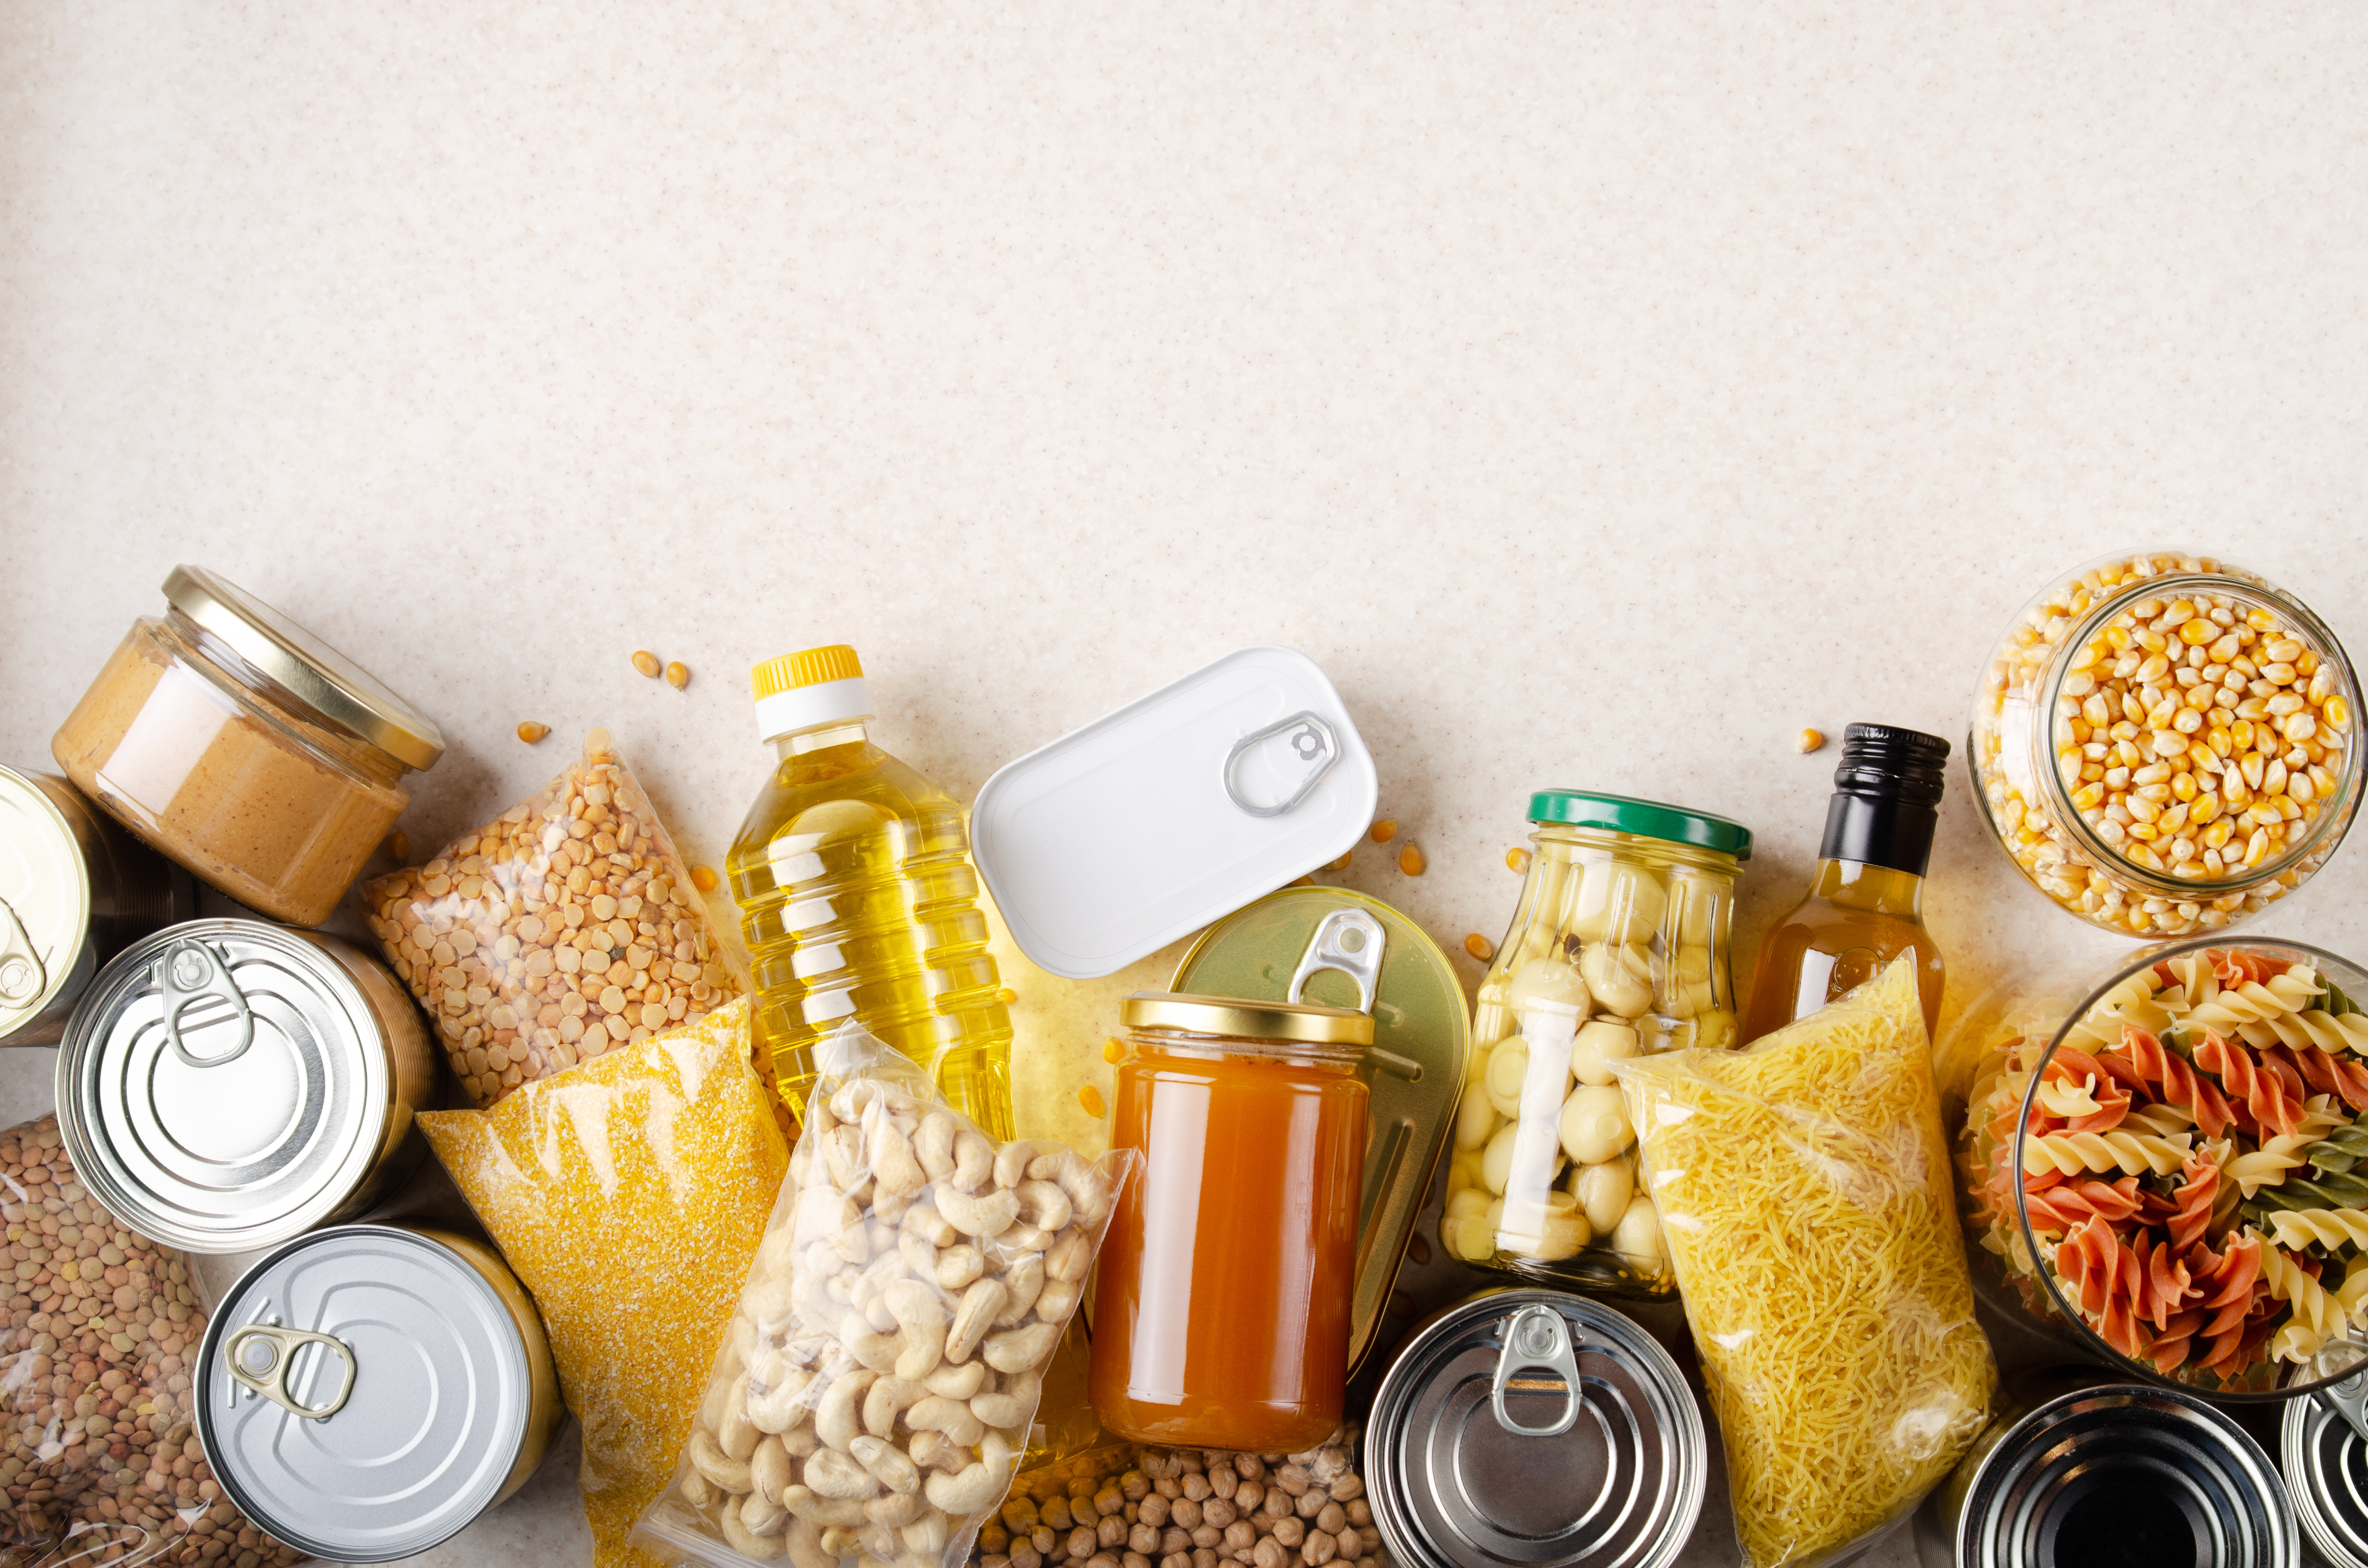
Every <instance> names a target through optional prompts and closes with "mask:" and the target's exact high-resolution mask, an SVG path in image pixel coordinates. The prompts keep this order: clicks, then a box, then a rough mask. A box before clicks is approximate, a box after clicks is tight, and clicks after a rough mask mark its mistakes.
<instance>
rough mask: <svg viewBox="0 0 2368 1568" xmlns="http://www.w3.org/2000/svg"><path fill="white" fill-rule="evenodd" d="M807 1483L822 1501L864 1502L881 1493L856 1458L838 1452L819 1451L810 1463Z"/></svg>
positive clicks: (832, 1450) (808, 1461)
mask: <svg viewBox="0 0 2368 1568" xmlns="http://www.w3.org/2000/svg"><path fill="white" fill-rule="evenodd" d="M861 1440H862V1439H861V1438H857V1439H856V1441H858V1442H860V1441H861ZM874 1440H875V1441H876V1440H877V1439H874ZM805 1483H806V1485H807V1486H808V1487H810V1488H811V1489H812V1490H813V1491H814V1495H816V1496H818V1497H837V1498H854V1499H857V1500H860V1499H862V1498H865V1497H869V1496H871V1495H872V1494H875V1493H877V1492H878V1491H879V1490H880V1483H879V1482H878V1481H876V1480H875V1479H873V1477H872V1474H871V1471H868V1470H866V1469H864V1468H863V1466H861V1465H860V1464H858V1463H856V1462H855V1458H854V1456H853V1455H852V1454H849V1453H842V1452H841V1451H839V1450H838V1449H819V1450H817V1451H816V1452H815V1454H814V1458H812V1459H810V1460H806V1470H805Z"/></svg>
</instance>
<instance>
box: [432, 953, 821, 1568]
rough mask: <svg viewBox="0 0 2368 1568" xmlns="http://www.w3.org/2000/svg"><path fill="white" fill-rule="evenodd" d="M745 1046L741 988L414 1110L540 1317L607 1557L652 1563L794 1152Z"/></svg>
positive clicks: (607, 1561) (604, 1567)
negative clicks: (604, 1043)
mask: <svg viewBox="0 0 2368 1568" xmlns="http://www.w3.org/2000/svg"><path fill="white" fill-rule="evenodd" d="M747 1058H748V1005H747V1003H746V1001H745V1000H744V1001H738V1002H734V1003H732V1004H731V1005H730V1006H725V1007H723V1008H722V1009H720V1010H719V1011H716V1012H714V1013H711V1014H709V1015H708V1016H707V1017H705V1018H703V1019H701V1020H700V1021H699V1022H698V1023H696V1024H687V1025H680V1026H677V1028H672V1029H668V1030H666V1031H664V1032H662V1033H659V1034H656V1035H653V1036H651V1037H650V1038H649V1039H647V1040H641V1041H639V1042H636V1043H631V1044H626V1045H622V1046H620V1047H618V1048H616V1049H615V1050H612V1051H609V1053H608V1054H606V1055H604V1056H600V1057H598V1058H595V1059H594V1060H592V1061H590V1062H585V1063H584V1064H583V1065H581V1066H579V1067H576V1068H575V1069H573V1070H572V1071H569V1072H565V1073H561V1074H557V1075H555V1076H553V1077H550V1078H545V1079H542V1080H541V1081H540V1082H538V1083H533V1084H529V1085H525V1086H524V1087H523V1088H521V1089H520V1090H519V1091H518V1093H516V1094H513V1095H510V1096H507V1097H506V1098H504V1099H503V1101H502V1102H501V1103H500V1104H499V1105H497V1106H495V1107H494V1108H492V1109H490V1110H486V1111H469V1110H458V1111H431V1112H428V1113H427V1114H425V1115H423V1116H422V1117H421V1118H420V1125H421V1127H422V1128H423V1129H424V1130H425V1131H426V1132H427V1141H428V1142H429V1144H430V1145H431V1146H433V1147H434V1149H435V1151H436V1155H437V1157H438V1159H440V1160H442V1161H443V1162H444V1165H445V1168H446V1169H447V1170H449V1171H450V1172H451V1173H452V1179H453V1181H454V1182H455V1184H457V1185H458V1186H459V1187H460V1188H461V1195H462V1196H463V1197H465V1198H467V1199H468V1200H469V1207H470V1208H471V1209H472V1210H475V1211H476V1215H477V1218H478V1219H479V1220H480V1221H483V1222H484V1227H485V1230H486V1232H487V1233H488V1234H490V1235H491V1236H492V1237H493V1238H494V1242H495V1244H496V1245H497V1246H499V1247H500V1248H501V1250H502V1256H504V1257H505V1258H507V1259H508V1261H509V1265H510V1267H511V1268H513V1269H515V1270H516V1271H517V1273H518V1278H519V1280H520V1281H521V1282H522V1283H523V1284H524V1285H525V1286H526V1288H527V1289H528V1290H530V1291H532V1292H533V1294H534V1300H535V1305H536V1307H537V1309H538V1310H540V1312H541V1314H542V1321H543V1327H544V1329H545V1330H546V1332H547V1333H548V1335H549V1337H550V1341H551V1354H552V1361H553V1362H555V1363H556V1364H557V1366H558V1369H559V1385H560V1392H562V1394H563V1395H564V1397H565V1399H566V1402H567V1408H568V1409H569V1410H571V1411H573V1412H574V1413H575V1418H576V1419H577V1420H578V1421H580V1422H582V1423H583V1426H584V1461H583V1468H582V1471H581V1472H580V1484H581V1485H582V1487H583V1491H584V1513H585V1517H586V1519H587V1520H589V1522H590V1524H591V1527H592V1545H593V1552H592V1560H593V1562H594V1563H595V1564H596V1568H621V1565H624V1564H646V1562H647V1559H645V1558H643V1557H642V1556H641V1554H640V1553H638V1552H636V1551H633V1550H632V1548H631V1547H630V1546H628V1545H627V1544H626V1538H627V1536H628V1535H629V1534H630V1533H631V1531H632V1527H633V1520H634V1518H635V1517H636V1516H638V1515H639V1514H640V1513H641V1511H642V1510H643V1508H644V1507H645V1506H648V1504H649V1501H650V1499H651V1498H653V1497H655V1496H656V1495H657V1494H658V1493H659V1492H660V1490H662V1489H663V1488H664V1487H665V1485H666V1480H667V1478H668V1477H669V1476H670V1475H672V1474H673V1472H674V1462H675V1455H676V1454H677V1453H678V1452H679V1451H680V1450H681V1448H682V1443H683V1439H684V1437H687V1436H688V1435H689V1431H690V1426H691V1417H692V1415H693V1414H694V1413H695V1411H696V1410H697V1408H698V1404H699V1392H700V1386H701V1385H700V1377H701V1374H702V1372H703V1371H704V1370H705V1369H706V1368H707V1367H708V1365H709V1363H710V1362H711V1361H712V1359H713V1358H714V1355H715V1346H716V1344H717V1342H718V1341H719V1340H720V1339H721V1338H722V1337H723V1330H724V1324H725V1323H726V1322H727V1321H728V1320H729V1319H730V1317H731V1315H732V1302H733V1301H734V1297H736V1296H737V1295H738V1294H739V1290H740V1281H741V1278H742V1277H743V1276H744V1275H745V1274H746V1272H747V1268H748V1260H749V1259H750V1258H751V1257H752V1256H755V1254H756V1251H757V1238H758V1236H759V1235H760V1234H761V1233H762V1232H763V1230H764V1225H765V1216H766V1215H767V1213H768V1212H769V1211H770V1210H771V1209H772V1206H773V1194H774V1191H775V1189H776V1188H777V1187H779V1185H780V1180H781V1173H782V1171H783V1169H784V1168H785V1167H786V1165H787V1164H788V1151H787V1150H786V1149H785V1148H784V1147H783V1145H782V1142H781V1134H780V1127H779V1126H778V1125H777V1124H776V1122H775V1120H774V1118H773V1102H772V1097H771V1096H770V1094H769V1093H768V1092H767V1090H766V1089H765V1086H764V1085H763V1084H761V1083H760V1082H758V1080H757V1075H756V1074H755V1073H754V1072H753V1071H752V1070H751V1069H750V1067H749V1065H748V1060H747Z"/></svg>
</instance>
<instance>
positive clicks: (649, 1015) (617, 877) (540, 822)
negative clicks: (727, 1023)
mask: <svg viewBox="0 0 2368 1568" xmlns="http://www.w3.org/2000/svg"><path fill="white" fill-rule="evenodd" d="M361 900H362V908H363V912H364V914H365V915H367V916H368V917H369V920H370V929H371V931H373V932H374V933H376V934H377V937H378V939H379V943H380V945H381V947H383V948H384V949H385V950H386V956H387V961H388V962H389V963H390V964H392V965H393V968H394V971H395V973H397V974H399V975H401V976H402V977H403V978H404V982H405V983H408V984H409V985H410V987H411V994H413V995H414V996H416V997H417V998H419V1005H420V1006H422V1007H424V1008H426V1009H427V1017H428V1018H429V1019H430V1020H431V1021H433V1022H434V1024H435V1026H436V1032H437V1034H438V1036H439V1037H441V1038H442V1040H443V1041H444V1051H445V1054H446V1055H447V1056H448V1057H449V1058H450V1061H451V1063H452V1074H453V1076H454V1077H456V1078H458V1079H460V1081H461V1087H462V1088H463V1089H464V1090H466V1091H467V1092H468V1096H469V1103H470V1104H472V1105H473V1106H476V1107H478V1108H481V1109H482V1108H484V1107H486V1106H490V1105H492V1104H493V1103H494V1102H495V1100H497V1099H500V1098H501V1097H502V1096H504V1095H506V1094H507V1093H509V1092H510V1091H511V1090H512V1089H515V1088H517V1087H518V1085H520V1084H524V1083H529V1082H531V1081H533V1080H534V1079H537V1078H544V1077H548V1076H550V1075H551V1074H553V1073H564V1072H565V1071H566V1070H567V1069H568V1068H570V1067H573V1066H575V1064H576V1063H577V1062H581V1061H584V1060H586V1059H587V1058H590V1057H594V1056H598V1055H600V1054H602V1053H603V1052H605V1051H613V1050H615V1049H616V1048H617V1047H618V1046H620V1045H624V1044H626V1043H628V1042H629V1041H633V1040H647V1039H648V1038H649V1037H650V1036H651V1035H653V1034H655V1033H657V1032H658V1031H660V1030H662V1029H668V1028H674V1027H675V1026H677V1025H678V1024H685V1023H696V1022H698V1021H699V1020H700V1018H702V1017H705V1016H706V1015H708V1014H709V1013H712V1012H713V1011H714V1010H715V1009H716V1008H718V1007H721V1006H723V1005H724V1004H725V1003H726V1002H729V1001H731V1000H732V999H733V998H734V997H735V996H737V995H739V994H740V981H739V979H738V977H736V976H735V975H734V974H733V972H732V971H731V970H730V969H729V968H728V967H726V965H725V964H724V962H723V954H722V951H721V949H720V947H719V945H718V943H717V940H716V936H715V930H714V927H713V926H711V925H710V924H709V923H708V918H707V910H706V908H705V906H704V905H703V904H702V903H701V902H700V895H699V892H698V890H697V889H695V888H693V887H692V886H691V885H690V875H689V872H688V871H687V870H685V869H683V863H682V858H681V857H680V856H678V855H677V854H676V853H675V848H674V841H673V840H672V839H670V838H668V837H667V836H666V828H665V827H664V826H663V825H661V824H660V823H659V822H658V815H657V812H655V810H654V809H653V808H652V807H651V805H650V798H649V796H648V795H647V794H646V793H644V792H643V790H642V787H641V785H640V784H638V783H637V782H635V781H634V778H633V776H632V773H631V772H630V771H629V770H628V769H627V768H626V767H625V764H624V761H623V759H621V758H620V757H619V756H618V755H617V751H616V748H615V746H614V744H612V743H611V742H610V740H609V732H608V731H606V730H594V731H592V732H591V733H589V734H587V735H586V737H585V739H584V755H583V756H582V757H581V758H580V759H579V760H577V761H576V762H575V763H574V764H573V765H571V766H570V767H568V769H567V771H566V772H564V773H563V774H561V775H560V776H559V777H558V778H554V779H552V781H551V782H550V783H549V784H547V785H545V786H544V787H543V788H542V789H541V790H539V791H537V792H536V793H535V794H534V795H533V796H532V797H530V798H529V799H528V800H525V801H520V802H518V804H517V805H515V806H512V807H511V808H510V809H509V810H508V811H506V812H503V813H502V814H501V815H500V816H498V817H496V818H495V819H494V820H493V821H492V822H489V823H487V824H485V825H484V826H483V827H481V828H477V829H475V830H473V831H472V832H469V833H464V834H462V835H461V836H460V837H458V838H456V839H454V840H453V841H452V842H451V843H450V844H448V845H446V846H444V847H443V848H442V849H440V850H438V852H437V853H436V856H435V858H433V859H430V860H429V861H427V864H425V865H423V866H418V867H416V868H406V869H403V870H400V871H394V872H391V873H389V874H388V875H386V876H383V877H381V878H379V879H378V880H377V881H373V882H371V883H370V884H368V885H367V886H365V887H364V888H363V889H362V890H361ZM769 1066H770V1063H768V1062H765V1063H758V1072H759V1074H760V1075H765V1076H766V1081H767V1085H768V1087H769V1086H770V1083H771V1079H770V1077H769V1075H768V1074H767V1069H768V1068H769Z"/></svg>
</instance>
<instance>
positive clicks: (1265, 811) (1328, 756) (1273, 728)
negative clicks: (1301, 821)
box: [1224, 709, 1340, 817]
mask: <svg viewBox="0 0 2368 1568" xmlns="http://www.w3.org/2000/svg"><path fill="white" fill-rule="evenodd" d="M1285 733H1288V734H1290V737H1291V738H1290V741H1289V742H1288V743H1287V744H1289V746H1290V748H1291V755H1292V756H1293V757H1294V758H1296V759H1297V760H1299V761H1300V762H1302V763H1312V764H1314V767H1312V768H1311V769H1310V771H1309V772H1308V774H1307V777H1305V778H1302V779H1301V780H1300V781H1299V788H1298V789H1296V790H1292V794H1291V799H1289V800H1287V801H1283V802H1282V804H1281V805H1279V806H1260V805H1253V804H1252V803H1251V802H1250V801H1248V800H1247V798H1245V797H1244V796H1243V794H1242V792H1241V789H1240V787H1239V786H1237V785H1236V784H1235V782H1234V773H1235V769H1237V768H1238V767H1240V766H1241V760H1242V754H1243V753H1245V752H1247V751H1248V750H1249V749H1250V748H1251V747H1253V746H1255V745H1257V744H1258V743H1259V742H1260V741H1268V740H1272V739H1273V738H1274V737H1275V736H1277V735H1281V734H1285ZM1339 760H1340V737H1339V736H1338V735H1336V734H1334V733H1332V726H1331V724H1330V723H1329V722H1326V720H1325V719H1324V717H1323V716H1322V715H1321V714H1317V713H1313V712H1309V711H1307V710H1304V709H1303V710H1300V711H1299V712H1296V713H1293V714H1292V716H1291V717H1290V718H1288V719H1280V720H1277V721H1276V722H1273V723H1271V724H1269V725H1268V726H1267V727H1266V728H1265V729H1263V730H1258V731H1254V732H1252V733H1249V734H1247V735H1244V736H1243V737H1242V738H1241V739H1240V740H1237V741H1235V743H1234V749H1233V750H1231V751H1229V752H1227V753H1226V754H1225V772H1224V784H1225V799H1227V800H1229V801H1233V803H1234V804H1235V807H1237V808H1238V809H1240V810H1241V811H1243V812H1246V813H1247V814H1248V815H1250V816H1254V817H1279V816H1281V815H1282V814H1283V812H1287V811H1289V810H1291V809H1292V807H1293V806H1296V805H1297V804H1299V802H1300V801H1304V800H1305V799H1307V797H1308V795H1309V793H1310V792H1312V791H1313V790H1315V786H1317V785H1318V784H1321V783H1322V782H1323V781H1324V776H1325V775H1326V774H1327V773H1329V772H1331V771H1332V765H1333V764H1334V763H1336V762H1338V761H1339Z"/></svg>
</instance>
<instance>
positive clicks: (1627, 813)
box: [1530, 790, 1751, 861]
mask: <svg viewBox="0 0 2368 1568" xmlns="http://www.w3.org/2000/svg"><path fill="white" fill-rule="evenodd" d="M1530 820H1531V822H1535V823H1563V824H1568V825H1569V826H1572V827H1600V828H1602V829H1603V830H1605V831H1606V832H1608V833H1633V834H1634V835H1636V836H1637V837H1639V838H1665V839H1668V841H1669V842H1670V843H1672V844H1691V845H1692V846H1695V847H1696V848H1699V849H1714V850H1716V851H1718V853H1720V854H1721V855H1732V856H1734V857H1735V858H1736V859H1737V860H1739V861H1740V860H1748V859H1750V858H1751V830H1750V829H1749V828H1748V827H1746V826H1744V825H1743V824H1741V823H1739V822H1736V820H1735V819H1734V818H1733V817H1723V816H1720V815H1719V814H1718V813H1717V812H1690V811H1687V810H1685V809H1684V808H1683V807H1681V806H1671V805H1665V804H1663V803H1662V802H1661V801H1640V800H1638V799H1637V798H1636V797H1635V796H1634V795H1606V794H1600V793H1599V792H1597V791H1594V790H1539V791H1538V792H1537V793H1536V794H1534V795H1532V796H1531V797H1530Z"/></svg>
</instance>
